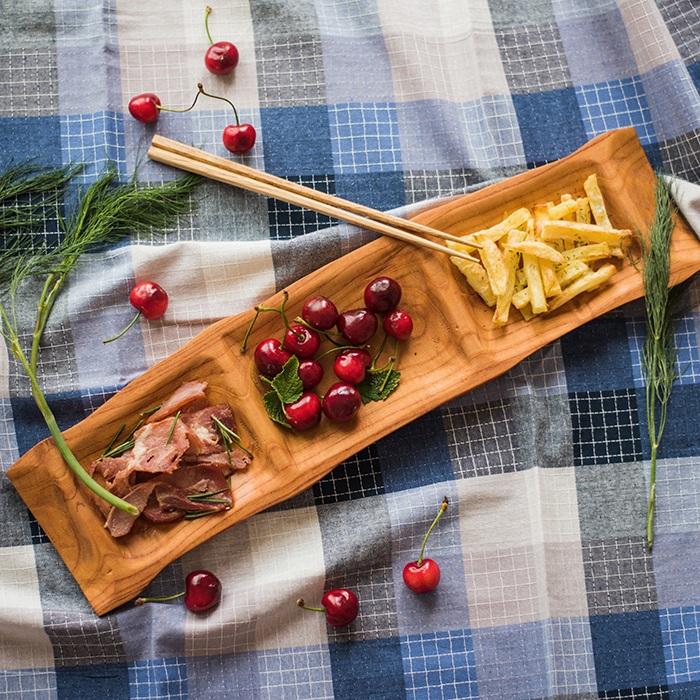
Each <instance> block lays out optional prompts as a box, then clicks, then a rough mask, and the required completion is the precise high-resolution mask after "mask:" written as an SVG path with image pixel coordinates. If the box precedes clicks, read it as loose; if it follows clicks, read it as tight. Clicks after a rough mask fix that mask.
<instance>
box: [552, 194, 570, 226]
mask: <svg viewBox="0 0 700 700" xmlns="http://www.w3.org/2000/svg"><path fill="white" fill-rule="evenodd" d="M569 197H571V195H569ZM575 212H576V200H575V199H573V198H572V199H565V200H563V201H562V202H561V203H560V204H555V205H554V206H552V207H549V209H548V210H547V214H548V215H549V218H550V219H552V221H557V220H558V219H565V218H566V217H567V216H570V215H571V214H574V213H575Z"/></svg>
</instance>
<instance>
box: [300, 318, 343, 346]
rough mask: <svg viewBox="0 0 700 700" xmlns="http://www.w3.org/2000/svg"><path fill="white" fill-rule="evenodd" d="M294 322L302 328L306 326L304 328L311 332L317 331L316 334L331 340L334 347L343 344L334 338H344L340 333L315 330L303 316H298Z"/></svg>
mask: <svg viewBox="0 0 700 700" xmlns="http://www.w3.org/2000/svg"><path fill="white" fill-rule="evenodd" d="M294 321H295V322H296V323H298V324H299V325H300V326H304V328H308V329H309V330H310V331H315V332H316V333H320V334H321V335H322V336H325V338H326V340H329V341H330V342H331V343H333V344H334V345H342V343H339V342H338V341H337V340H334V339H333V336H335V337H336V338H342V337H343V336H342V335H340V333H331V332H330V331H322V330H320V329H319V328H314V327H313V326H312V325H311V324H310V323H307V322H306V321H305V320H304V319H303V318H302V317H301V316H297V317H296V318H295V319H294Z"/></svg>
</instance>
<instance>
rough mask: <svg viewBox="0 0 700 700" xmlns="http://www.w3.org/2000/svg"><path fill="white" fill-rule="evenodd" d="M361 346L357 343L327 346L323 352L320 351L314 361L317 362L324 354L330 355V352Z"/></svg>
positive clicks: (358, 348)
mask: <svg viewBox="0 0 700 700" xmlns="http://www.w3.org/2000/svg"><path fill="white" fill-rule="evenodd" d="M361 349H362V348H360V347H358V346H357V345H338V346H337V347H335V348H329V349H328V350H326V351H325V352H322V353H321V354H320V355H319V356H318V357H317V358H316V361H317V362H318V361H319V360H321V359H323V358H324V357H325V356H326V355H330V354H331V353H332V352H339V351H340V350H361Z"/></svg>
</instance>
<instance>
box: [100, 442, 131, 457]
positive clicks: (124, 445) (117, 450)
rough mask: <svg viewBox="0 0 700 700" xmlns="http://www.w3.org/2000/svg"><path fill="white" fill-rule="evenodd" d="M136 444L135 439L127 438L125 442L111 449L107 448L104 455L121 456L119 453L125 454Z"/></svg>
mask: <svg viewBox="0 0 700 700" xmlns="http://www.w3.org/2000/svg"><path fill="white" fill-rule="evenodd" d="M135 444H136V441H135V440H125V441H124V442H122V443H120V444H119V445H115V446H114V447H112V448H110V449H109V450H105V451H104V454H103V455H102V456H103V457H119V455H123V454H124V453H125V452H128V451H129V450H130V449H132V448H133V446H134V445H135Z"/></svg>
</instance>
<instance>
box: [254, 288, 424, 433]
mask: <svg viewBox="0 0 700 700" xmlns="http://www.w3.org/2000/svg"><path fill="white" fill-rule="evenodd" d="M400 299H401V286H400V285H399V283H398V282H397V281H396V280H394V279H392V278H391V277H377V278H376V279H374V280H372V281H371V282H370V283H369V284H368V285H367V286H366V287H365V290H364V302H365V307H364V308H359V309H351V310H349V311H343V312H342V313H339V312H338V309H337V307H336V305H335V304H334V303H333V302H332V301H331V300H330V299H328V298H327V297H324V296H313V297H309V298H308V299H307V300H306V301H305V302H304V305H303V307H302V310H301V317H300V318H297V319H295V321H294V322H293V323H289V321H288V320H287V317H286V314H285V310H284V307H285V304H286V302H287V295H286V293H285V295H284V299H283V301H282V304H281V305H280V306H279V307H267V306H256V307H255V310H256V315H255V317H254V318H253V320H252V322H251V324H250V326H249V328H248V332H247V333H246V338H245V339H244V341H243V346H242V348H241V349H242V351H243V352H245V349H246V344H247V339H248V336H249V335H250V331H251V330H252V327H253V325H254V323H255V321H256V320H257V317H258V315H259V314H260V313H261V312H263V311H274V312H276V313H279V314H280V315H281V317H282V320H283V322H284V325H285V329H286V330H285V333H284V335H283V337H282V340H279V339H278V338H265V339H264V340H262V341H260V342H259V343H258V345H257V346H256V348H255V353H254V357H255V365H256V367H257V369H258V371H259V372H260V374H261V375H262V376H263V377H265V378H267V379H268V380H269V379H273V378H274V377H276V376H277V375H278V374H279V373H280V372H281V371H282V369H283V368H284V366H285V364H286V363H287V362H288V361H289V360H290V359H291V357H292V356H293V355H296V357H297V358H299V369H298V374H299V379H301V383H302V386H303V393H302V395H301V397H300V398H299V399H298V400H297V401H295V402H294V403H290V404H286V405H285V406H284V414H285V417H286V419H287V421H288V422H289V425H290V426H291V427H292V428H294V429H296V430H309V429H311V428H314V427H316V426H317V425H318V424H319V422H320V420H321V413H323V414H325V416H326V417H327V418H328V419H329V420H330V421H332V422H334V423H346V422H348V421H350V420H352V419H353V417H354V416H355V414H356V413H357V411H358V410H359V408H360V406H361V405H362V397H361V395H360V392H359V391H358V389H357V385H358V384H361V383H362V382H363V381H364V380H365V377H366V376H367V374H368V372H371V371H375V370H377V369H378V368H377V367H376V362H377V360H378V359H379V357H380V356H381V352H382V351H383V349H384V346H385V344H386V340H387V338H393V339H394V342H395V344H396V343H397V342H398V341H405V340H408V338H409V337H410V336H411V333H412V332H413V320H412V319H411V316H410V315H409V314H408V313H407V312H406V311H404V310H403V309H399V308H397V307H398V303H399V301H400ZM380 314H383V315H384V317H383V320H382V327H383V329H384V333H385V338H384V341H383V342H382V345H381V347H380V349H379V352H378V353H377V354H376V355H375V356H374V357H373V356H372V355H371V354H370V352H369V350H368V349H367V347H368V346H367V343H369V342H370V341H371V340H372V338H373V337H374V335H375V334H376V332H377V329H378V328H379V318H378V315H380ZM333 328H335V329H336V330H337V332H331V329H333ZM323 338H325V339H327V340H329V341H330V342H331V343H333V345H334V347H332V348H330V349H329V350H327V351H326V352H323V353H321V354H320V355H317V352H318V350H319V348H320V347H321V342H322V339H323ZM332 353H337V354H336V355H335V359H334V361H333V372H334V373H335V376H336V377H337V379H338V381H336V382H334V383H333V384H332V385H331V386H330V387H329V388H328V389H327V390H326V392H325V394H324V395H323V399H321V398H319V396H318V394H316V393H315V392H314V391H313V389H314V388H315V387H317V386H318V384H319V383H320V382H321V380H322V379H323V375H324V370H323V366H322V365H321V363H320V362H319V360H321V359H322V358H323V357H324V356H326V355H329V354H332ZM395 364H396V347H395V349H394V354H393V355H392V356H391V358H390V359H389V361H388V363H387V365H386V366H385V367H383V368H379V369H382V370H385V369H388V368H391V369H393V367H394V366H395Z"/></svg>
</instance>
